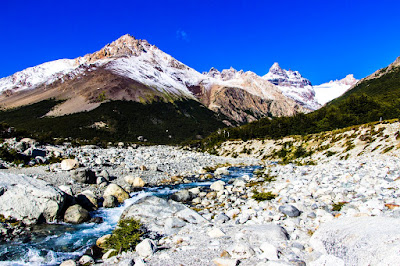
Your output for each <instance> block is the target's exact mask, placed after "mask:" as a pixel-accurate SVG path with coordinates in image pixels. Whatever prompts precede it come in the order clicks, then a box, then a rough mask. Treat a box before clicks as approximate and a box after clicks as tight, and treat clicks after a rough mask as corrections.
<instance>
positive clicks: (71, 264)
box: [60, 260, 76, 266]
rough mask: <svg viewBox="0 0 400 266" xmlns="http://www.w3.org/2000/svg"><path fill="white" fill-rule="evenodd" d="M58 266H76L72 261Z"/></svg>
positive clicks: (66, 261)
mask: <svg viewBox="0 0 400 266" xmlns="http://www.w3.org/2000/svg"><path fill="white" fill-rule="evenodd" d="M60 266H76V262H75V261H74V260H65V261H63V262H62V263H61V264H60Z"/></svg>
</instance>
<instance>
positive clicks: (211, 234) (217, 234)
mask: <svg viewBox="0 0 400 266" xmlns="http://www.w3.org/2000/svg"><path fill="white" fill-rule="evenodd" d="M207 235H208V236H209V237H211V238H218V237H223V236H225V233H224V232H222V230H221V229H219V228H213V229H211V230H210V231H208V233H207Z"/></svg>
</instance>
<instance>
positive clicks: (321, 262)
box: [310, 255, 345, 266]
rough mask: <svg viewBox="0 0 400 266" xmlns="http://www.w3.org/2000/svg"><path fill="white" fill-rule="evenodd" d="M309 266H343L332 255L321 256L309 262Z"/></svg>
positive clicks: (341, 261) (340, 260) (342, 263)
mask: <svg viewBox="0 0 400 266" xmlns="http://www.w3.org/2000/svg"><path fill="white" fill-rule="evenodd" d="M310 266H345V264H344V261H343V260H342V259H339V258H338V257H335V256H333V255H322V256H320V257H319V258H318V259H317V260H315V261H312V262H310Z"/></svg>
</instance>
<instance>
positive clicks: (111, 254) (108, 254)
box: [101, 248, 118, 260]
mask: <svg viewBox="0 0 400 266" xmlns="http://www.w3.org/2000/svg"><path fill="white" fill-rule="evenodd" d="M117 254H118V251H117V250H116V249H113V248H112V249H110V250H108V251H107V252H106V253H104V255H103V256H102V257H101V258H102V259H103V260H106V259H109V258H111V257H114V256H116V255H117Z"/></svg>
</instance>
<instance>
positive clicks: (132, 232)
mask: <svg viewBox="0 0 400 266" xmlns="http://www.w3.org/2000/svg"><path fill="white" fill-rule="evenodd" d="M143 233H144V230H143V227H142V224H141V223H140V221H139V220H136V219H126V220H121V221H119V222H118V225H117V228H115V229H114V231H113V232H112V234H111V237H110V238H109V239H107V241H106V243H105V247H106V248H107V249H115V250H118V253H121V252H123V251H133V250H134V249H135V247H136V245H137V244H139V242H140V237H141V236H142V235H143Z"/></svg>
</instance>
